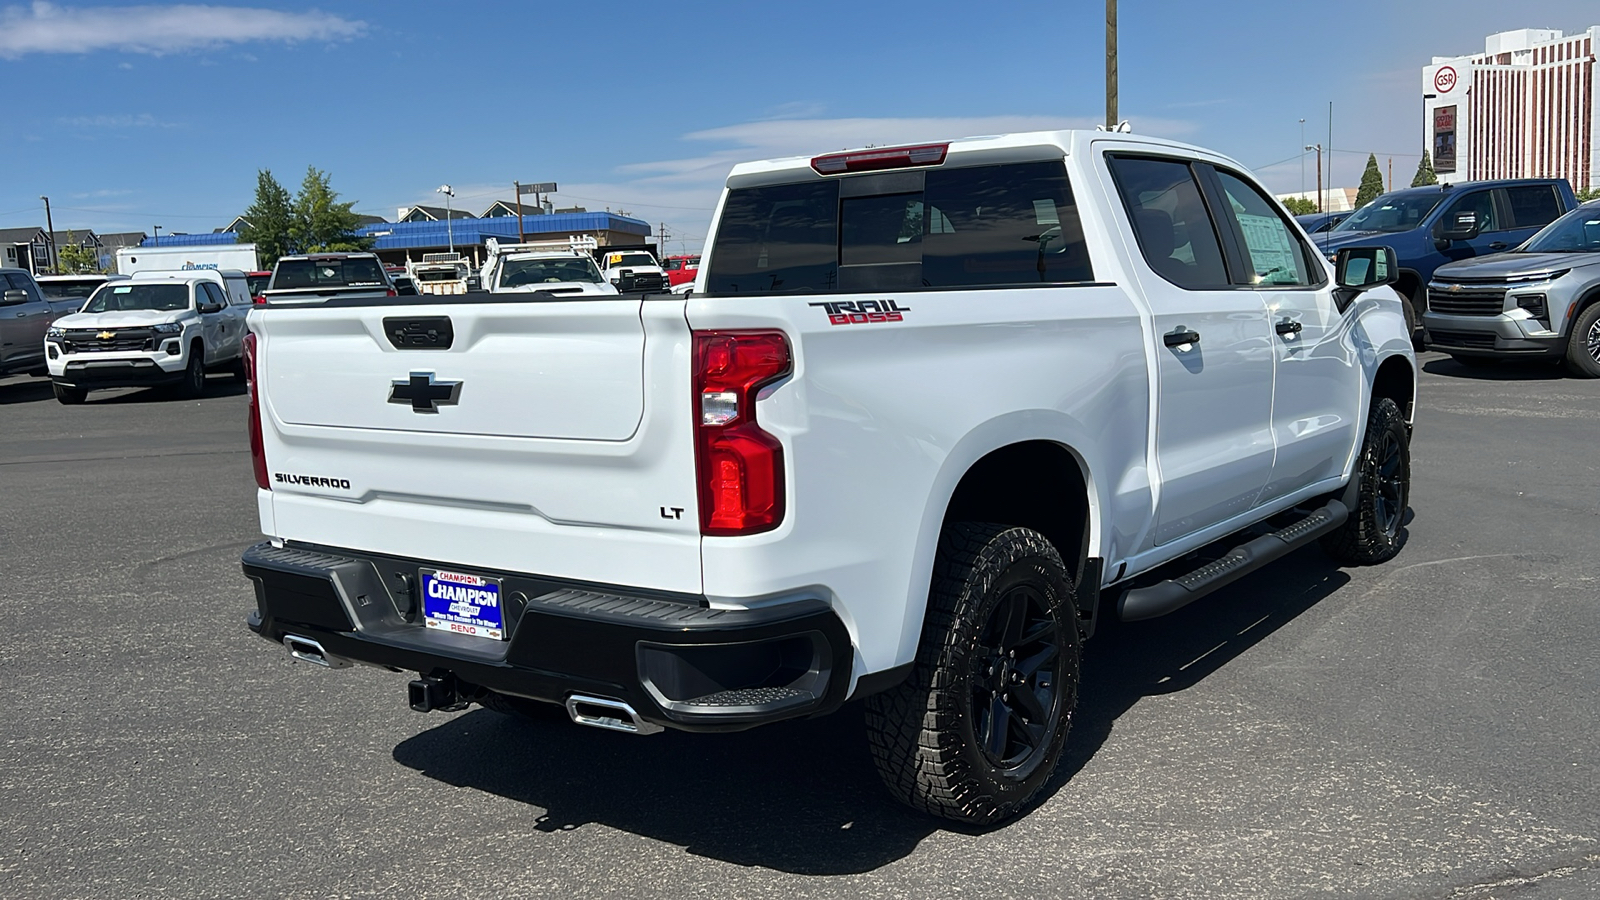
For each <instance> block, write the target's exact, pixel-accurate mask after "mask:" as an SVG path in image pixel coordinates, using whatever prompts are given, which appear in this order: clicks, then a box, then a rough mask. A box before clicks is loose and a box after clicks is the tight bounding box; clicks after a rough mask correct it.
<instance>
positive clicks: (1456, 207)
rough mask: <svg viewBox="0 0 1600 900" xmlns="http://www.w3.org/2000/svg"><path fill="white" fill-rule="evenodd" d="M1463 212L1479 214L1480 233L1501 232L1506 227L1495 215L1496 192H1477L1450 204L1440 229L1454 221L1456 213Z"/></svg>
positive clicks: (1440, 221) (1442, 218)
mask: <svg viewBox="0 0 1600 900" xmlns="http://www.w3.org/2000/svg"><path fill="white" fill-rule="evenodd" d="M1463 212H1470V213H1476V214H1477V216H1478V231H1479V232H1490V231H1501V230H1503V229H1504V228H1505V227H1506V226H1504V225H1502V224H1501V223H1500V217H1499V216H1497V215H1495V210H1494V191H1476V192H1474V193H1471V194H1468V195H1466V196H1465V197H1462V198H1461V199H1460V200H1457V201H1456V202H1454V203H1452V204H1450V208H1449V209H1446V210H1445V213H1444V215H1443V216H1442V217H1441V218H1440V219H1439V223H1440V224H1439V226H1438V227H1443V225H1444V224H1445V223H1447V222H1450V221H1453V220H1454V219H1455V215H1456V213H1463Z"/></svg>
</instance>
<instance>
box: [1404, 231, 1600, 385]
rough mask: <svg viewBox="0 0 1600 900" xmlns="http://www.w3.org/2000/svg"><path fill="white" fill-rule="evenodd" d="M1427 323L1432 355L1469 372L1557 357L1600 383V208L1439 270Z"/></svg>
mask: <svg viewBox="0 0 1600 900" xmlns="http://www.w3.org/2000/svg"><path fill="white" fill-rule="evenodd" d="M1422 324H1423V327H1424V328H1426V329H1427V335H1428V339H1427V340H1428V347H1429V349H1432V350H1442V351H1444V352H1446V353H1448V354H1450V355H1451V356H1452V357H1454V358H1455V359H1456V360H1457V361H1459V362H1462V363H1465V364H1467V365H1485V364H1489V363H1492V362H1493V361H1494V360H1496V359H1506V358H1511V357H1551V358H1560V359H1564V360H1565V361H1566V365H1567V370H1568V371H1570V372H1571V373H1572V374H1574V375H1577V376H1580V377H1583V378H1600V201H1596V202H1592V203H1586V204H1584V205H1583V206H1580V207H1578V208H1577V209H1574V210H1572V211H1571V212H1569V213H1567V214H1566V215H1564V216H1562V217H1561V218H1559V219H1556V220H1555V221H1554V222H1551V223H1550V224H1549V225H1546V226H1545V227H1544V228H1543V229H1542V230H1540V231H1539V233H1538V234H1535V235H1534V236H1533V237H1531V238H1529V239H1528V240H1527V241H1526V242H1524V243H1523V244H1522V245H1521V246H1519V247H1517V248H1516V249H1514V250H1511V251H1509V252H1507V253H1497V254H1495V255H1493V256H1484V257H1479V258H1477V259H1467V260H1462V261H1461V262H1456V263H1450V264H1449V265H1444V266H1440V267H1439V268H1438V270H1436V271H1435V272H1434V275H1433V280H1432V281H1431V282H1429V284H1428V311H1427V312H1426V313H1424V314H1423V316H1422Z"/></svg>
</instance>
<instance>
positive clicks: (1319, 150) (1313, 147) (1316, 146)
mask: <svg viewBox="0 0 1600 900" xmlns="http://www.w3.org/2000/svg"><path fill="white" fill-rule="evenodd" d="M1306 149H1307V150H1315V151H1317V212H1327V210H1325V209H1323V208H1322V145H1321V144H1308V145H1306Z"/></svg>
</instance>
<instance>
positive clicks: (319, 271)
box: [272, 256, 389, 290]
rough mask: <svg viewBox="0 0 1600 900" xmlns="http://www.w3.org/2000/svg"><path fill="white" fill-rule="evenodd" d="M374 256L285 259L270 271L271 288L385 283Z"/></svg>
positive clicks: (386, 280) (376, 284) (383, 284)
mask: <svg viewBox="0 0 1600 900" xmlns="http://www.w3.org/2000/svg"><path fill="white" fill-rule="evenodd" d="M388 284H389V277H388V276H387V275H385V274H383V267H382V266H380V265H379V264H378V260H377V259H375V258H373V257H370V256H367V257H350V258H334V259H285V260H280V261H279V262H278V268H277V271H275V272H274V273H273V275H272V287H273V289H274V290H281V289H283V288H309V287H387V286H388Z"/></svg>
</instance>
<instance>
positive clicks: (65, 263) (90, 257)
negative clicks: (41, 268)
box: [56, 231, 100, 275]
mask: <svg viewBox="0 0 1600 900" xmlns="http://www.w3.org/2000/svg"><path fill="white" fill-rule="evenodd" d="M56 260H57V263H58V265H57V268H58V269H59V270H60V273H61V274H62V275H84V274H88V273H90V272H99V271H100V257H98V256H96V255H95V252H94V250H93V249H91V248H89V247H85V246H83V245H82V244H79V243H78V238H77V236H76V235H74V234H73V233H72V232H70V231H69V232H67V242H66V244H64V245H63V246H61V247H60V248H59V249H58V250H57V251H56Z"/></svg>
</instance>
